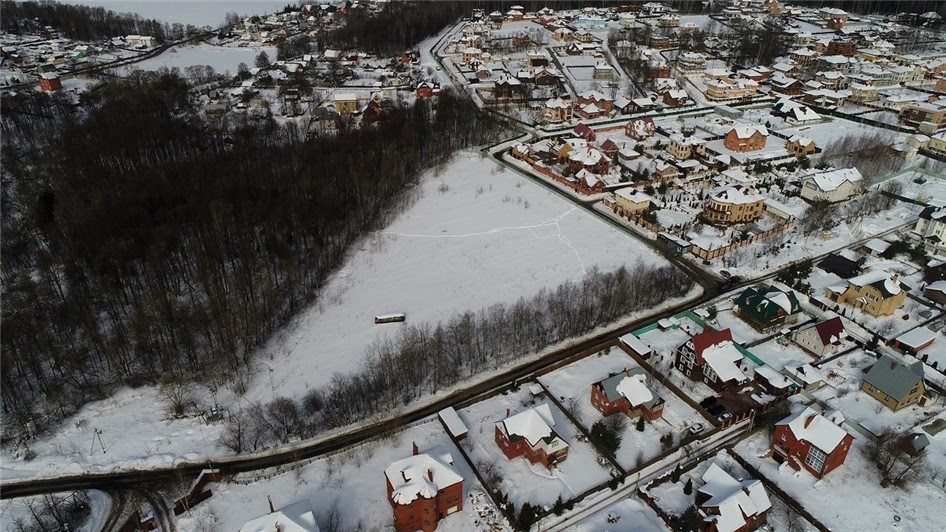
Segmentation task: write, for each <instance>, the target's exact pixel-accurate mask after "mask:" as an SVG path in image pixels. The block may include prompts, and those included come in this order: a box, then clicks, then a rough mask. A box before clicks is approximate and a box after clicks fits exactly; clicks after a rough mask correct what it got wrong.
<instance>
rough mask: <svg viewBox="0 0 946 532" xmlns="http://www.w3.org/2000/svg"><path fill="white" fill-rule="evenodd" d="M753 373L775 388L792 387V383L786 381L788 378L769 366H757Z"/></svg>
mask: <svg viewBox="0 0 946 532" xmlns="http://www.w3.org/2000/svg"><path fill="white" fill-rule="evenodd" d="M755 372H756V373H758V374H759V375H762V377H763V378H764V379H765V380H766V381H768V383H769V384H771V385H772V386H773V387H775V388H779V389H782V388H788V387H790V386H791V385H792V381H790V380H788V377H786V376H785V375H782V374H781V373H779V372H777V371H775V370H774V369H772V368H770V367H769V366H759V367H757V368H755Z"/></svg>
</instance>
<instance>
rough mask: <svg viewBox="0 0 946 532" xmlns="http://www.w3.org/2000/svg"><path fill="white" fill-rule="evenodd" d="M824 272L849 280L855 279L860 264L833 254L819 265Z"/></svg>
mask: <svg viewBox="0 0 946 532" xmlns="http://www.w3.org/2000/svg"><path fill="white" fill-rule="evenodd" d="M818 267H819V268H821V269H822V270H824V271H826V272H828V273H833V274H835V275H837V276H838V277H841V278H844V279H847V278H850V277H853V276H854V275H856V274H857V272H858V270H860V267H861V266H860V262H859V261H854V260H851V259H849V258H847V257H845V256H843V255H840V254H837V253H832V254H831V255H828V256H827V257H825V258H824V260H822V261H821V262H819V263H818Z"/></svg>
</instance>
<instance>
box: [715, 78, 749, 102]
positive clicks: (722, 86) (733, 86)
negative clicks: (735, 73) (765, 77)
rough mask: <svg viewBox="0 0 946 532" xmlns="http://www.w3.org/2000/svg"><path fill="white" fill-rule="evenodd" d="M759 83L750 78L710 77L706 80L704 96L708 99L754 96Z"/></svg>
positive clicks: (717, 99)
mask: <svg viewBox="0 0 946 532" xmlns="http://www.w3.org/2000/svg"><path fill="white" fill-rule="evenodd" d="M758 92H759V84H758V83H757V82H755V81H753V80H751V79H731V78H723V79H711V80H709V81H707V82H706V92H705V94H706V97H707V98H708V99H710V100H714V101H720V100H736V99H742V98H749V97H752V96H755V95H756V94H758Z"/></svg>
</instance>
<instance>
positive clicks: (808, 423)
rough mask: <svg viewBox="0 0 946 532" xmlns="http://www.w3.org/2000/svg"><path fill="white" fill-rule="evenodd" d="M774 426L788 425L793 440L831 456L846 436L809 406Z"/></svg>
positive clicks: (840, 429) (844, 432)
mask: <svg viewBox="0 0 946 532" xmlns="http://www.w3.org/2000/svg"><path fill="white" fill-rule="evenodd" d="M776 424H777V425H788V428H789V430H791V431H792V434H794V435H795V439H797V440H804V441H807V442H808V443H810V444H812V445H814V446H815V447H817V448H818V449H820V450H821V451H823V452H825V453H826V454H831V453H832V452H833V451H834V449H836V448H837V446H838V445H840V444H841V442H842V441H843V440H844V437H845V436H847V435H848V434H847V431H845V430H844V429H842V428H841V427H839V426H838V425H835V424H834V423H832V422H831V421H830V420H829V419H828V418H826V417H824V416H822V415H821V414H820V413H819V412H817V411H816V410H815V409H813V408H811V407H810V406H809V407H805V409H804V410H801V411H799V412H798V413H795V414H792V415H790V416H788V417H787V418H785V419H783V420H781V421H779V422H778V423H776Z"/></svg>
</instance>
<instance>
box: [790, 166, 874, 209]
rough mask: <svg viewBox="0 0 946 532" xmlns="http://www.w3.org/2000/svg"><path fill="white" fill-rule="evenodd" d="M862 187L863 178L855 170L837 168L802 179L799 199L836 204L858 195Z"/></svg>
mask: <svg viewBox="0 0 946 532" xmlns="http://www.w3.org/2000/svg"><path fill="white" fill-rule="evenodd" d="M863 187H864V177H863V176H862V175H861V173H860V171H858V169H857V168H853V167H852V168H839V169H835V170H828V171H826V172H818V173H817V174H812V175H810V176H807V177H805V178H803V179H802V187H801V197H803V198H805V199H806V200H808V201H827V202H830V203H837V202H840V201H844V200H846V199H848V198H850V197H851V196H853V195H855V194H857V193H859V192H860V191H861V190H862V189H863Z"/></svg>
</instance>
